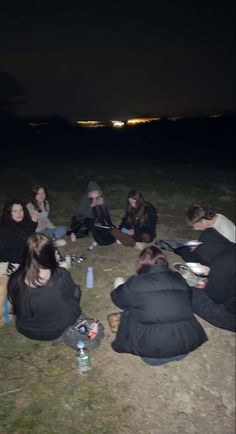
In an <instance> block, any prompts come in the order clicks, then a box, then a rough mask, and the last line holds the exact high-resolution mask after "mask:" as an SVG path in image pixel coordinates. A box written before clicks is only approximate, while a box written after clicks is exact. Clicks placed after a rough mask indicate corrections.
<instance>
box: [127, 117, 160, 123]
mask: <svg viewBox="0 0 236 434" xmlns="http://www.w3.org/2000/svg"><path fill="white" fill-rule="evenodd" d="M160 119H161V118H136V119H128V121H127V124H128V125H136V124H146V123H148V122H154V121H159V120H160Z"/></svg>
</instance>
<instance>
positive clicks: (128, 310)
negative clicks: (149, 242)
mask: <svg viewBox="0 0 236 434" xmlns="http://www.w3.org/2000/svg"><path fill="white" fill-rule="evenodd" d="M148 249H149V250H148ZM154 249H157V248H155V247H154V246H152V247H151V248H147V249H145V250H144V251H143V252H145V251H147V250H148V251H154ZM157 250H159V249H157ZM141 255H142V253H141ZM111 298H112V301H113V302H114V303H115V304H116V305H117V306H118V307H120V308H122V309H124V313H123V314H122V318H121V323H120V327H119V330H118V333H117V336H116V339H115V341H114V342H113V343H112V347H113V349H114V350H115V351H117V352H125V353H131V354H135V355H139V356H141V357H148V358H157V359H161V358H171V357H175V356H179V355H183V354H187V353H188V352H190V351H193V350H194V349H196V348H197V347H198V346H200V345H201V344H202V343H204V342H205V341H206V340H207V337H206V334H205V332H204V330H203V328H202V327H201V325H200V323H199V322H198V321H197V320H196V318H195V317H194V315H193V313H192V308H191V293H190V288H189V287H188V286H187V284H186V283H185V281H184V279H183V278H182V277H181V276H180V275H179V274H178V273H175V272H173V271H171V270H170V269H169V268H168V265H167V264H165V263H160V264H153V265H151V266H150V267H148V268H147V269H146V270H145V272H143V273H142V274H139V275H138V276H132V277H131V278H130V279H128V280H127V282H126V283H124V284H123V285H121V286H119V287H118V288H117V289H115V290H113V292H112V293H111Z"/></svg>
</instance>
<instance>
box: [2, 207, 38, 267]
mask: <svg viewBox="0 0 236 434" xmlns="http://www.w3.org/2000/svg"><path fill="white" fill-rule="evenodd" d="M32 218H33V219H34V221H33V220H32V219H31V217H30V215H29V213H28V210H27V208H26V207H25V205H24V203H23V202H22V201H21V200H20V199H11V200H9V201H7V202H6V203H5V205H4V208H3V213H2V216H1V220H0V262H10V263H15V264H21V262H22V260H23V255H24V251H25V246H26V240H27V238H28V237H29V236H30V235H31V234H32V233H33V232H35V230H36V228H37V216H34V217H32Z"/></svg>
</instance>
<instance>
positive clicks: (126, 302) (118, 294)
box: [111, 279, 131, 309]
mask: <svg viewBox="0 0 236 434" xmlns="http://www.w3.org/2000/svg"><path fill="white" fill-rule="evenodd" d="M129 281H130V279H129V280H128V281H127V282H125V283H124V284H122V285H119V286H118V287H117V288H115V289H113V291H112V292H111V299H112V301H113V303H114V304H115V305H116V306H117V307H119V308H120V309H126V308H128V307H129V306H130V304H131V293H130V285H129Z"/></svg>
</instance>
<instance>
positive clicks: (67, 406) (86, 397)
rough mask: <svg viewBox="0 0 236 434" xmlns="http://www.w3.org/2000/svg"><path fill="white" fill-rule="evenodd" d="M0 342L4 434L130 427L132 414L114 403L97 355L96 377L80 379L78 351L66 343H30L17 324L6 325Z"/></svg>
mask: <svg viewBox="0 0 236 434" xmlns="http://www.w3.org/2000/svg"><path fill="white" fill-rule="evenodd" d="M0 338H1V343H2V344H1V351H0V358H1V365H2V369H1V380H0V381H1V383H0V384H1V392H0V399H1V411H0V424H1V425H0V426H1V427H2V429H3V430H4V431H3V432H4V433H21V432H22V433H24V434H27V433H32V432H34V433H55V432H56V433H65V432H66V433H77V432H83V433H87V434H89V433H92V432H99V433H107V434H108V433H109V434H110V433H118V432H119V429H118V427H119V426H120V427H122V426H126V424H127V422H126V419H127V418H128V411H130V409H128V408H127V407H124V405H123V404H122V402H121V401H118V400H116V399H114V396H113V392H112V390H111V389H110V388H109V387H108V385H107V384H106V378H105V375H104V372H102V369H101V367H100V366H99V365H98V364H96V360H95V359H94V358H93V355H91V357H92V365H93V371H92V373H91V374H90V375H89V376H88V377H81V376H79V374H78V369H77V367H76V352H75V351H74V350H73V349H70V348H69V347H66V346H65V345H64V344H60V345H52V343H49V342H46V343H45V342H34V341H30V340H29V339H27V338H24V337H23V336H21V335H19V334H18V333H17V332H16V331H15V329H14V327H13V325H10V326H9V325H8V326H4V327H3V328H2V329H1V331H0ZM96 351H102V347H100V348H99V349H97V350H96ZM121 415H122V416H121Z"/></svg>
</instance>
